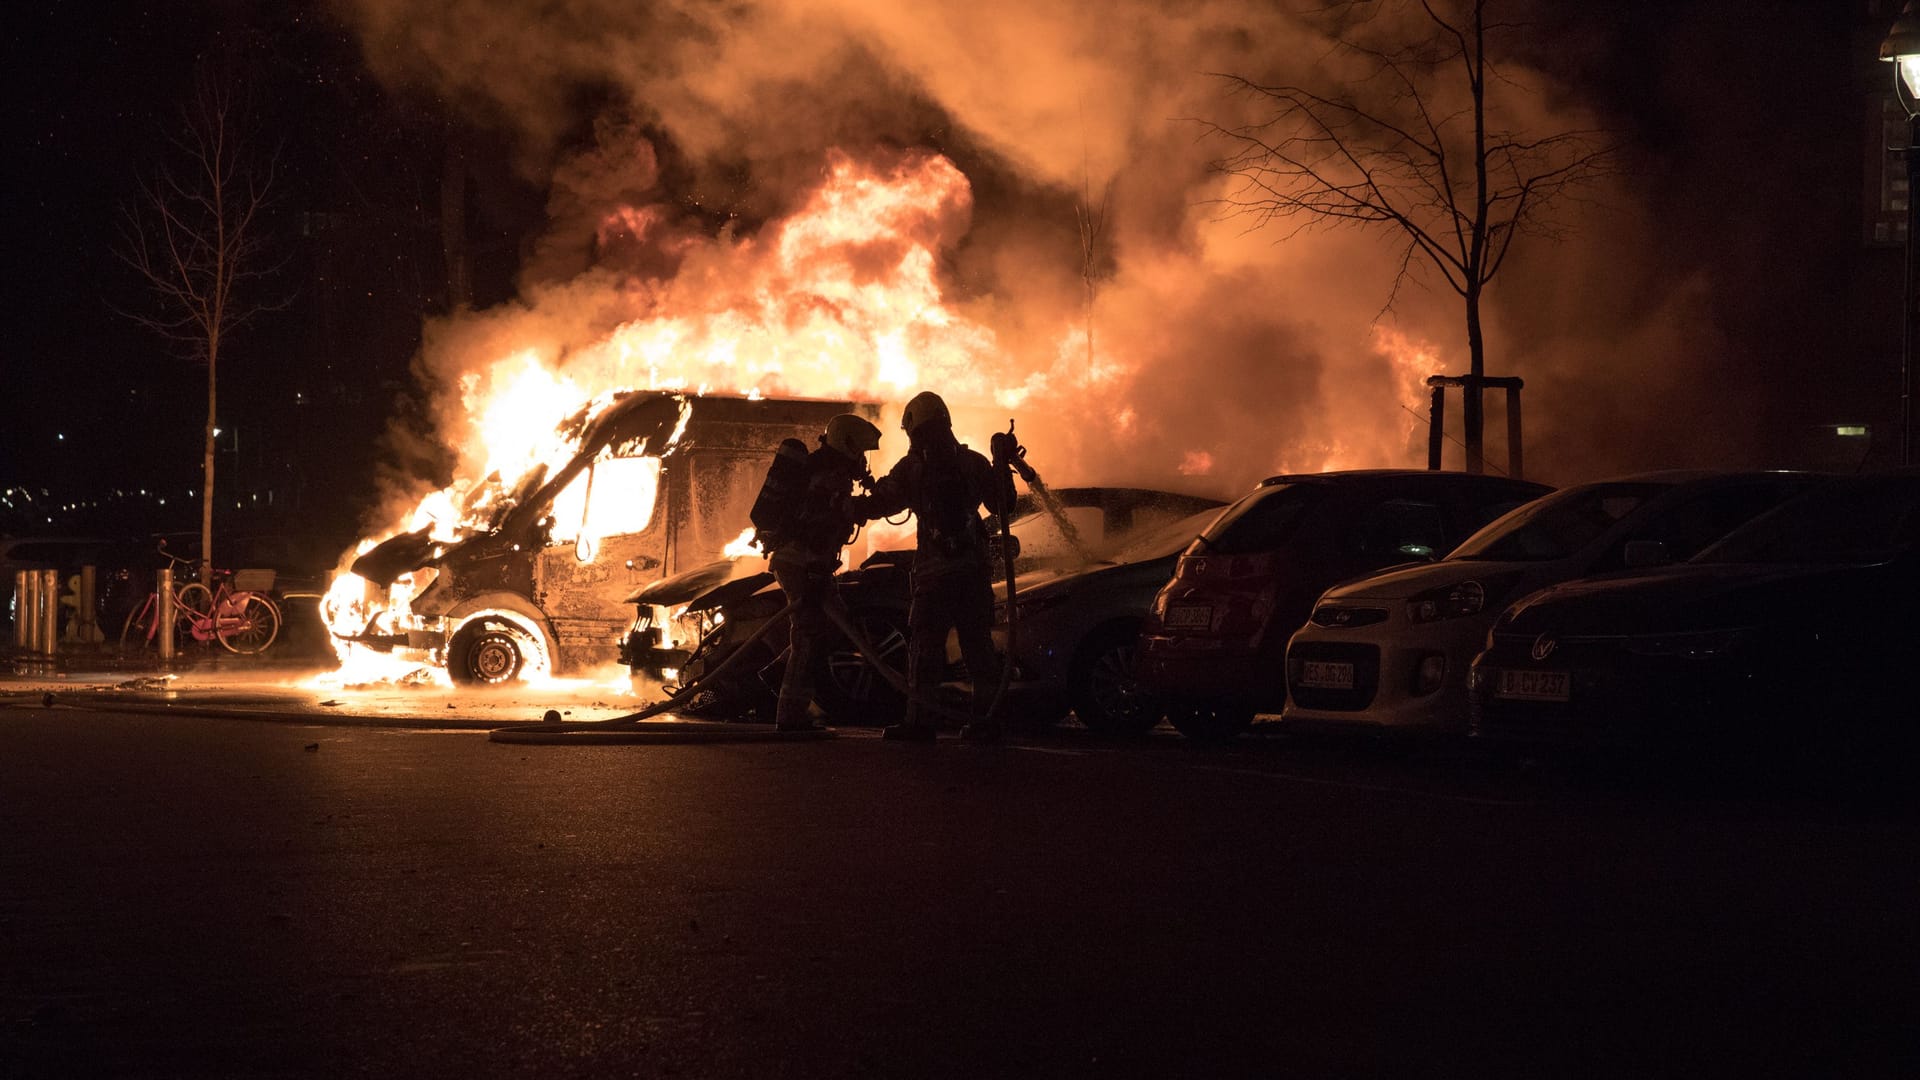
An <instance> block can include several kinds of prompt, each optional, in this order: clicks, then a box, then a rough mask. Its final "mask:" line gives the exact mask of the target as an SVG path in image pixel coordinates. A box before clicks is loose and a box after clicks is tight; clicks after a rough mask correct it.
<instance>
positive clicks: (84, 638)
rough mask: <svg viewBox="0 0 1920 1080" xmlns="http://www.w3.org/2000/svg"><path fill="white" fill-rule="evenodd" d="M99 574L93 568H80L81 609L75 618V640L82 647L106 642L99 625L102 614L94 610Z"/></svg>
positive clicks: (75, 614)
mask: <svg viewBox="0 0 1920 1080" xmlns="http://www.w3.org/2000/svg"><path fill="white" fill-rule="evenodd" d="M96 580H97V572H96V571H95V570H94V568H93V567H91V566H83V567H81V568H80V609H79V610H78V611H76V612H75V613H74V617H73V638H74V640H75V641H78V642H79V643H80V644H82V645H98V644H99V643H100V642H102V641H104V640H106V639H105V638H104V637H103V636H102V635H101V633H100V627H99V625H98V623H99V621H100V613H99V612H98V611H96V610H94V599H95V595H96V590H95V583H96Z"/></svg>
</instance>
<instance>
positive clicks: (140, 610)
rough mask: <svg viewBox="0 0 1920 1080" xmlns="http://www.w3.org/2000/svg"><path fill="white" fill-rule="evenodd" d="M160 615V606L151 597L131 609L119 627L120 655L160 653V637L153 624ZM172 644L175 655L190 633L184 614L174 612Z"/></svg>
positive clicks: (177, 611)
mask: <svg viewBox="0 0 1920 1080" xmlns="http://www.w3.org/2000/svg"><path fill="white" fill-rule="evenodd" d="M159 615H160V605H159V604H157V603H155V602H154V599H153V597H152V596H148V597H147V602H146V603H144V604H142V605H140V606H139V607H137V608H135V609H133V611H132V612H131V613H130V614H128V615H127V621H126V622H125V623H124V624H122V625H121V627H120V655H122V656H131V655H134V654H136V653H143V654H146V655H149V656H151V655H155V654H157V653H159V651H160V635H159V634H158V633H156V632H155V631H154V627H153V623H154V620H155V619H157V618H158V617H159ZM172 633H173V644H174V651H175V652H176V653H178V652H179V650H180V644H181V642H182V641H183V640H185V639H186V635H187V634H189V633H191V629H190V622H189V618H188V616H187V615H186V613H185V612H182V611H180V610H178V609H175V611H174V618H173V630H172Z"/></svg>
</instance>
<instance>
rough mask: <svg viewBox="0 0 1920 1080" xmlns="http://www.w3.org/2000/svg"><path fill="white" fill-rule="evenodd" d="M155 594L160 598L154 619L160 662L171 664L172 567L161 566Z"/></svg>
mask: <svg viewBox="0 0 1920 1080" xmlns="http://www.w3.org/2000/svg"><path fill="white" fill-rule="evenodd" d="M154 591H155V593H156V594H157V595H158V596H159V597H160V604H159V608H158V610H157V611H156V612H155V614H154V618H155V619H156V620H157V621H158V624H159V625H158V626H156V627H155V629H154V633H156V634H158V635H160V662H161V663H162V664H166V665H171V664H172V663H173V567H171V566H163V567H161V568H160V573H159V575H158V584H156V585H155V586H154Z"/></svg>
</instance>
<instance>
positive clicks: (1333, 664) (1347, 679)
mask: <svg viewBox="0 0 1920 1080" xmlns="http://www.w3.org/2000/svg"><path fill="white" fill-rule="evenodd" d="M1300 685H1301V686H1305V687H1311V688H1313V689H1315V690H1351V689H1353V665H1352V664H1343V663H1340V662H1339V661H1337V660H1305V661H1302V662H1301V664H1300Z"/></svg>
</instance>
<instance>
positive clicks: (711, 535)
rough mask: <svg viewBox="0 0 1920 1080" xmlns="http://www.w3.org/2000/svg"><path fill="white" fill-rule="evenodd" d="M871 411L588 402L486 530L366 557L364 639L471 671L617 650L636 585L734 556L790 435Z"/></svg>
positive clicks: (359, 564) (645, 400)
mask: <svg viewBox="0 0 1920 1080" xmlns="http://www.w3.org/2000/svg"><path fill="white" fill-rule="evenodd" d="M861 409H864V410H867V411H868V412H869V413H871V412H872V411H873V409H874V407H873V406H865V405H862V406H856V405H854V404H853V403H851V402H845V401H839V402H835V401H797V400H774V399H766V400H759V399H745V398H728V397H716V396H708V397H686V396H683V395H678V394H656V393H646V392H632V393H625V394H620V395H616V396H615V397H614V398H613V399H612V400H611V401H610V402H608V403H605V404H604V406H602V405H599V404H596V405H595V406H592V407H590V408H589V409H586V410H582V412H581V413H580V414H578V415H576V416H574V417H571V418H568V419H566V420H564V421H563V422H562V423H560V424H559V425H557V428H556V430H558V431H559V432H561V433H562V434H563V435H564V436H565V437H566V438H567V440H568V442H569V444H570V446H571V447H572V448H573V453H572V456H571V458H570V459H568V460H567V461H566V462H565V463H564V464H562V465H561V466H559V467H558V468H557V469H555V470H554V471H553V472H552V473H551V474H549V473H548V472H547V470H546V469H545V468H544V467H539V468H535V469H534V470H533V471H532V472H531V473H529V474H528V475H526V476H524V477H522V478H520V480H518V481H517V482H515V483H514V484H513V490H512V491H510V492H505V493H503V496H502V498H501V499H500V501H499V502H498V503H497V504H495V506H494V509H493V510H492V512H491V514H490V515H489V518H488V521H487V523H486V525H485V527H484V528H480V529H478V530H476V531H474V532H472V533H470V534H468V535H466V536H464V537H462V538H461V539H459V540H458V541H457V542H454V543H443V542H440V541H437V540H436V539H434V537H433V535H432V532H431V530H430V529H421V530H419V531H417V532H411V533H403V534H401V535H399V536H395V537H392V538H390V539H389V540H387V541H386V542H384V543H382V544H380V545H379V546H377V547H375V548H373V549H372V550H371V551H368V552H367V553H366V554H364V555H362V556H360V558H359V559H357V560H356V561H355V562H354V563H353V565H352V567H351V569H352V571H353V573H355V574H356V575H358V576H360V577H361V578H363V579H365V581H366V582H367V583H368V585H367V589H366V596H364V597H362V598H358V600H357V603H358V604H359V605H360V606H363V607H364V608H365V610H367V612H368V615H367V616H366V617H365V620H364V626H363V627H362V628H360V629H358V630H357V631H355V632H354V633H353V635H352V638H351V640H354V641H356V642H359V643H360V644H363V645H366V646H368V647H371V648H375V649H380V650H384V651H392V652H397V653H401V654H404V655H407V656H410V657H414V658H418V659H421V660H425V661H428V662H435V663H441V664H444V665H445V666H446V668H447V672H448V674H449V675H450V676H451V677H452V678H453V680H454V681H455V682H458V683H466V684H496V683H505V682H511V681H514V680H518V679H521V678H523V677H524V676H525V675H526V674H528V673H529V672H531V671H542V670H544V671H552V672H560V673H564V672H568V671H582V670H591V669H593V668H595V667H598V666H600V665H604V664H610V663H613V662H615V660H616V659H617V658H618V657H619V656H620V650H621V642H622V631H623V629H624V628H626V627H627V626H628V625H629V624H630V623H631V621H632V618H631V615H630V614H629V613H630V612H631V610H632V608H631V606H630V605H631V604H632V603H633V594H634V590H635V589H636V588H637V587H639V586H643V585H646V584H648V583H651V582H653V581H656V580H658V579H660V578H662V577H666V576H670V575H672V574H675V573H677V572H679V571H682V570H686V569H689V568H694V567H700V566H703V565H705V564H706V563H708V562H710V561H711V560H713V559H714V558H716V557H718V556H719V555H720V554H721V552H722V550H723V549H724V548H725V547H726V545H727V544H728V543H729V542H730V541H732V540H734V539H735V538H736V537H737V536H738V535H739V533H740V530H741V528H742V526H743V525H745V523H746V521H747V514H748V510H749V509H750V508H751V506H752V504H753V499H754V496H755V495H756V494H757V493H758V491H759V489H760V482H761V480H762V479H763V478H764V476H765V475H766V468H767V461H768V458H769V456H770V455H771V453H772V450H773V448H774V447H775V446H777V445H779V443H780V440H781V439H783V438H789V437H791V438H798V439H802V440H810V439H812V438H813V437H814V436H816V435H817V434H818V433H819V431H820V430H821V428H822V426H824V425H825V423H826V421H827V419H828V418H829V417H831V416H833V415H835V414H836V413H843V412H851V411H858V410H861ZM668 460H671V462H672V465H671V466H670V467H669V466H668V465H667V464H666V462H667V461H668ZM396 585H397V587H396ZM329 602H330V603H331V604H333V605H334V607H335V609H336V610H335V614H334V616H333V617H332V618H331V619H330V621H331V622H333V623H334V625H336V626H338V623H339V620H340V615H339V612H338V608H339V606H340V603H339V601H338V600H337V599H334V598H331V597H330V601H329Z"/></svg>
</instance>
